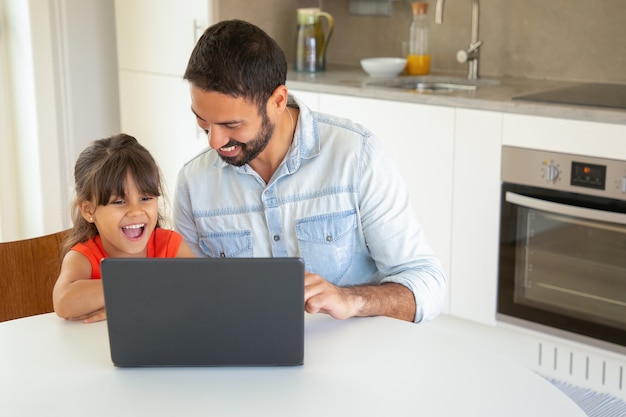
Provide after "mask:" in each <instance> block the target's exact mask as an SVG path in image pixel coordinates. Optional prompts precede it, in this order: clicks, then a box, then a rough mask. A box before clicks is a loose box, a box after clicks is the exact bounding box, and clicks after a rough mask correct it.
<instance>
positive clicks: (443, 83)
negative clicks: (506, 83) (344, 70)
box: [364, 76, 499, 94]
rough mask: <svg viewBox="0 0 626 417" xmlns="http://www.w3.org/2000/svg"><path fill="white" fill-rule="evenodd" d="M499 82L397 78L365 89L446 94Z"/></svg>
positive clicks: (368, 84)
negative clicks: (390, 89) (376, 88)
mask: <svg viewBox="0 0 626 417" xmlns="http://www.w3.org/2000/svg"><path fill="white" fill-rule="evenodd" d="M498 84H499V82H498V81H497V80H489V79H478V80H468V79H467V78H451V77H441V76H423V77H397V78H392V79H385V80H376V81H368V82H366V83H365V84H364V85H365V87H378V88H392V89H398V90H404V91H407V92H411V93H419V94H445V93H452V92H455V91H461V92H463V91H464V92H471V91H475V90H476V89H478V88H479V87H484V86H490V85H498Z"/></svg>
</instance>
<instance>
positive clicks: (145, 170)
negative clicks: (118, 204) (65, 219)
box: [64, 133, 163, 253]
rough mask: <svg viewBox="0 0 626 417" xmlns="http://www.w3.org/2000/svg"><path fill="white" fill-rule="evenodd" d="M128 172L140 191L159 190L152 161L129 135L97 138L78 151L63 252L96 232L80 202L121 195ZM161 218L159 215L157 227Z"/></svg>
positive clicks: (96, 203) (101, 202)
mask: <svg viewBox="0 0 626 417" xmlns="http://www.w3.org/2000/svg"><path fill="white" fill-rule="evenodd" d="M128 175H130V176H131V177H132V178H133V180H134V181H135V184H136V186H137V189H138V190H139V192H140V193H142V194H146V195H151V196H156V197H159V196H161V195H162V194H163V187H162V184H161V173H160V170H159V167H158V165H157V163H156V161H155V160H154V158H153V157H152V155H151V154H150V152H148V150H147V149H146V148H144V147H143V146H142V145H140V144H139V142H137V139H135V138H134V137H132V136H129V135H126V134H124V133H120V134H118V135H115V136H111V137H110V138H106V139H99V140H96V141H94V142H92V143H91V145H89V146H88V147H87V148H86V149H85V150H83V151H82V152H81V153H80V155H79V156H78V159H77V160H76V165H75V167H74V188H75V193H76V195H75V197H74V204H73V207H72V220H73V223H74V227H73V228H72V232H71V233H70V236H69V237H68V239H67V241H66V242H65V247H64V253H66V252H67V251H68V250H70V249H71V247H72V246H74V245H75V244H76V243H78V242H85V241H87V240H88V239H89V238H92V237H94V236H96V235H97V234H98V230H97V229H96V226H95V225H94V224H93V223H89V222H88V221H86V220H85V219H84V218H83V216H82V214H81V212H80V204H81V203H82V202H84V201H89V202H91V203H92V204H93V206H94V207H97V206H106V205H107V204H109V201H110V199H111V196H119V197H122V198H123V197H124V196H125V195H126V187H127V184H126V182H127V176H128ZM161 220H162V219H161V215H159V219H158V221H157V227H159V224H160V223H161Z"/></svg>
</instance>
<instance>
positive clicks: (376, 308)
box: [304, 272, 415, 322]
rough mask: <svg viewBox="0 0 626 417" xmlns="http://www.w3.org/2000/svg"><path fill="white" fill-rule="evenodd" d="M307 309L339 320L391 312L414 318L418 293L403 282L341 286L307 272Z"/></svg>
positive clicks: (396, 316)
mask: <svg viewBox="0 0 626 417" xmlns="http://www.w3.org/2000/svg"><path fill="white" fill-rule="evenodd" d="M304 309H305V311H306V312H307V313H325V314H329V315H330V316H332V317H333V318H336V319H338V320H343V319H347V318H348V317H368V316H388V317H393V318H397V319H401V320H406V321H410V322H412V321H413V320H414V319H415V297H414V296H413V293H412V292H411V290H409V289H408V288H406V287H405V286H403V285H400V284H395V283H385V284H380V285H363V286H355V287H338V286H336V285H333V284H331V283H330V282H328V281H326V280H325V279H324V278H322V277H321V276H319V275H317V274H312V273H310V272H306V273H305V275H304Z"/></svg>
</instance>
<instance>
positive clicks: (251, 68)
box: [184, 19, 287, 115]
mask: <svg viewBox="0 0 626 417" xmlns="http://www.w3.org/2000/svg"><path fill="white" fill-rule="evenodd" d="M184 78H185V80H187V81H189V82H190V83H191V84H192V85H194V86H195V87H198V88H200V89H202V90H205V91H215V92H218V93H221V94H225V95H228V96H231V97H243V98H245V99H246V100H248V101H250V102H251V103H255V104H256V105H257V107H258V108H259V113H260V114H262V115H263V114H265V104H266V103H267V100H269V98H270V96H271V95H272V94H273V93H274V90H276V88H277V87H279V86H281V85H284V84H285V82H286V80H287V59H286V58H285V53H284V52H283V50H282V49H281V48H280V46H278V44H277V43H276V41H274V39H272V38H271V37H270V36H269V35H268V34H267V33H265V32H264V31H263V30H262V29H260V28H259V27H257V26H255V25H253V24H251V23H248V22H244V21H242V20H236V19H235V20H225V21H221V22H218V23H216V24H214V25H213V26H210V27H209V28H208V29H207V30H206V31H205V32H204V34H203V35H202V36H201V37H200V39H199V40H198V42H197V43H196V46H195V47H194V49H193V51H192V52H191V56H190V58H189V62H188V64H187V69H186V70H185V75H184Z"/></svg>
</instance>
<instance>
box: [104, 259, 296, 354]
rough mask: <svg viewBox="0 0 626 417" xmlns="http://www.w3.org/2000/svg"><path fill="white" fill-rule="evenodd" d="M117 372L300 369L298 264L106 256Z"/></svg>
mask: <svg viewBox="0 0 626 417" xmlns="http://www.w3.org/2000/svg"><path fill="white" fill-rule="evenodd" d="M101 268H102V284H103V287H104V298H105V305H106V310H107V322H108V323H107V326H108V332H109V343H110V348H111V359H112V361H113V363H114V364H115V365H116V366H221V365H242V366H244V365H245V366H247V365H301V364H302V362H303V356H304V263H303V262H302V261H301V260H300V259H298V258H226V259H223V258H220V259H215V258H212V259H210V258H205V259H183V258H175V259H172V258H169V259H163V258H140V259H139V258H133V259H130V258H106V259H104V260H102V263H101Z"/></svg>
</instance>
